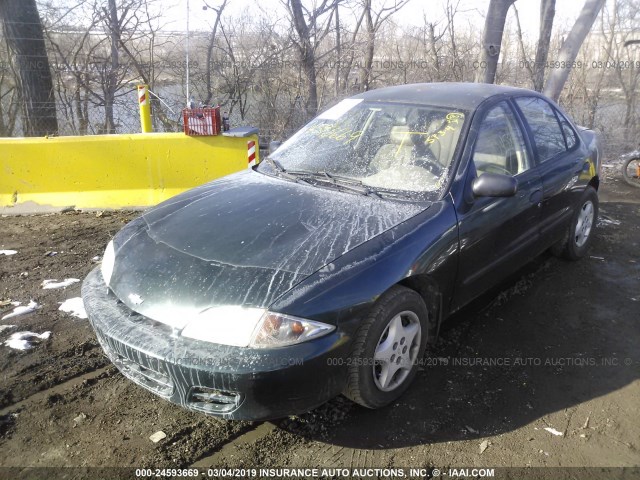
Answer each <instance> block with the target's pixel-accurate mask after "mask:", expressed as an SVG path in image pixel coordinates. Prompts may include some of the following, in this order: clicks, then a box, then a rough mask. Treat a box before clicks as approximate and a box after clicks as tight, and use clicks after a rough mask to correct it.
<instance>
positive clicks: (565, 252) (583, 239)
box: [551, 187, 598, 260]
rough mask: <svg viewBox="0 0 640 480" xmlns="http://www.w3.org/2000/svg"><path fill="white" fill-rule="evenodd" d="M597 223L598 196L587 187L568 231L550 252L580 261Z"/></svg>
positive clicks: (591, 188) (587, 248)
mask: <svg viewBox="0 0 640 480" xmlns="http://www.w3.org/2000/svg"><path fill="white" fill-rule="evenodd" d="M597 221H598V194H597V193H596V191H595V190H594V189H593V187H587V188H586V189H585V191H584V193H583V194H582V198H581V199H580V203H579V207H578V208H577V209H576V210H575V212H574V213H573V216H572V217H571V224H570V225H569V231H568V232H567V234H566V235H565V238H564V239H563V240H562V241H560V242H558V243H557V244H556V245H554V246H553V247H552V248H551V251H552V252H553V253H554V254H556V255H558V256H561V257H563V258H566V259H567V260H579V259H581V258H582V257H584V256H585V255H586V253H587V251H588V250H589V246H590V245H591V242H592V240H593V232H594V230H595V226H596V223H597Z"/></svg>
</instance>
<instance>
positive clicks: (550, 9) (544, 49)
mask: <svg viewBox="0 0 640 480" xmlns="http://www.w3.org/2000/svg"><path fill="white" fill-rule="evenodd" d="M555 14H556V0H542V1H541V2H540V33H539V35H538V45H537V47H536V59H535V61H534V64H533V89H534V90H535V91H536V92H541V91H542V87H543V86H544V70H545V64H546V63H547V55H548V54H549V44H550V43H551V30H552V29H553V17H554V16H555Z"/></svg>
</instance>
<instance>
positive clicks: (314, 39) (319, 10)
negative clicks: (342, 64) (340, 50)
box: [282, 0, 340, 118]
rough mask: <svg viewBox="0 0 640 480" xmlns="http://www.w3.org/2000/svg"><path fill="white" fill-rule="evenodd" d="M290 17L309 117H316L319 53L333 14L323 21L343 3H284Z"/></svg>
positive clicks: (336, 0)
mask: <svg viewBox="0 0 640 480" xmlns="http://www.w3.org/2000/svg"><path fill="white" fill-rule="evenodd" d="M282 3H283V5H284V6H285V7H286V8H287V11H288V13H289V15H290V17H291V22H292V24H293V30H294V32H295V35H294V36H293V42H294V44H295V46H296V48H297V50H298V57H299V59H300V64H301V68H302V72H303V74H304V78H305V81H306V87H307V102H306V113H307V117H309V118H311V117H313V116H315V114H316V113H317V111H318V85H317V83H316V81H317V79H316V50H317V48H318V46H319V45H320V43H321V42H322V40H323V39H324V38H325V37H326V35H327V34H328V33H329V29H330V27H331V18H332V15H329V16H328V18H326V19H325V20H324V22H322V20H321V18H322V17H323V16H324V15H325V14H326V13H328V12H331V13H332V12H333V9H334V8H335V7H336V6H337V5H338V4H339V3H340V0H322V1H321V2H320V3H319V4H318V5H314V6H312V7H310V8H307V7H306V6H304V5H303V4H302V0H282Z"/></svg>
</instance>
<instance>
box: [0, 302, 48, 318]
mask: <svg viewBox="0 0 640 480" xmlns="http://www.w3.org/2000/svg"><path fill="white" fill-rule="evenodd" d="M38 308H40V305H38V304H37V303H36V302H34V301H33V300H31V301H30V302H29V304H28V305H23V306H16V308H14V309H13V312H11V313H7V314H6V315H5V316H4V317H2V320H6V319H8V318H13V317H17V316H19V315H25V314H27V313H31V312H35V311H36V310H37V309H38Z"/></svg>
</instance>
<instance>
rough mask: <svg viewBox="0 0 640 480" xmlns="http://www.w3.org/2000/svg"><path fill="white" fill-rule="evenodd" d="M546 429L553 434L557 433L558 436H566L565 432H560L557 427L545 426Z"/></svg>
mask: <svg viewBox="0 0 640 480" xmlns="http://www.w3.org/2000/svg"><path fill="white" fill-rule="evenodd" d="M544 429H545V430H546V431H547V432H549V433H551V434H552V435H555V436H556V437H564V433H562V432H559V431H558V430H556V429H555V428H551V427H544Z"/></svg>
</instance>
